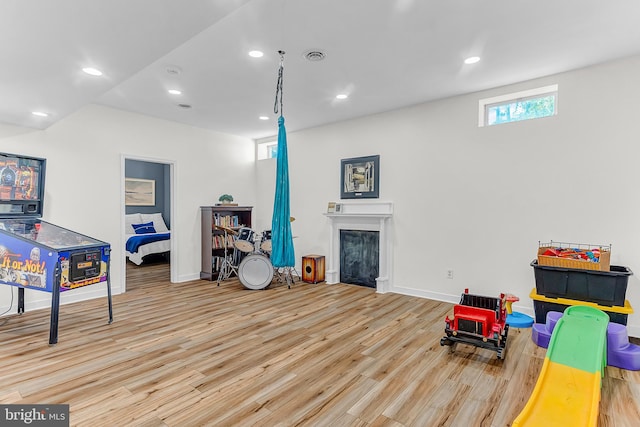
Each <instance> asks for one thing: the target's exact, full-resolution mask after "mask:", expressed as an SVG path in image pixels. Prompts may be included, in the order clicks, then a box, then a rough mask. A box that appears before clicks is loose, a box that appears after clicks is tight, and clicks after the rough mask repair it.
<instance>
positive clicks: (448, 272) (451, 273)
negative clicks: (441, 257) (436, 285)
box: [447, 270, 453, 279]
mask: <svg viewBox="0 0 640 427" xmlns="http://www.w3.org/2000/svg"><path fill="white" fill-rule="evenodd" d="M447 279H453V270H447Z"/></svg>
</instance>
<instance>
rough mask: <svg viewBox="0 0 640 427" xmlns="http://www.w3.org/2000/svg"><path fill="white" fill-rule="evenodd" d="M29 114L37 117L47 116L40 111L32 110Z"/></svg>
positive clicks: (47, 115)
mask: <svg viewBox="0 0 640 427" xmlns="http://www.w3.org/2000/svg"><path fill="white" fill-rule="evenodd" d="M31 114H33V115H34V116H38V117H49V114H47V113H45V112H42V111H32V112H31Z"/></svg>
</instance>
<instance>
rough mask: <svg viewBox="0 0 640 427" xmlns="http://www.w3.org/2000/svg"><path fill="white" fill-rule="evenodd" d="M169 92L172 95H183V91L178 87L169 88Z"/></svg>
mask: <svg viewBox="0 0 640 427" xmlns="http://www.w3.org/2000/svg"><path fill="white" fill-rule="evenodd" d="M167 92H169V93H170V94H171V95H182V91H180V90H178V89H169V90H168V91H167Z"/></svg>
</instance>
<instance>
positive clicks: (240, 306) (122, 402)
mask: <svg viewBox="0 0 640 427" xmlns="http://www.w3.org/2000/svg"><path fill="white" fill-rule="evenodd" d="M128 276H129V278H128V287H129V289H131V290H130V291H128V292H127V293H126V294H123V295H117V296H115V297H114V319H115V320H114V323H113V324H111V325H108V324H107V301H106V298H104V299H97V300H92V301H85V302H79V303H75V304H69V305H65V306H63V307H62V308H61V312H60V336H59V343H58V344H57V345H56V346H54V347H50V346H49V345H48V328H49V323H48V322H49V311H48V310H37V311H31V312H27V313H25V314H23V315H21V316H18V315H15V316H10V317H8V318H3V319H0V346H1V347H0V348H1V353H0V403H33V404H36V403H45V404H55V403H65V404H70V408H71V425H78V426H92V427H93V426H180V427H182V426H201V425H207V426H236V425H237V426H251V425H256V426H332V427H333V426H389V427H392V426H394V427H400V426H420V427H424V426H427V427H430V426H463V427H467V426H508V425H510V423H511V422H512V420H513V419H514V418H515V417H516V416H517V414H518V413H519V412H520V410H521V409H522V407H523V406H524V404H525V403H526V401H527V400H528V398H529V395H530V393H531V390H532V388H533V386H534V384H535V382H536V379H537V377H538V374H539V370H540V367H541V365H542V360H543V358H544V354H545V351H544V350H543V349H540V348H538V347H536V346H535V345H534V344H533V343H532V341H531V337H530V329H522V330H520V329H512V330H511V331H510V333H509V340H510V342H509V345H508V351H507V353H506V359H505V360H504V361H498V360H497V359H496V357H495V352H492V351H490V350H483V349H478V348H476V347H471V346H466V345H459V346H458V349H457V350H456V352H455V353H453V354H450V353H449V352H448V349H447V348H443V347H441V346H440V344H439V341H440V338H441V337H442V335H443V328H444V322H443V319H444V317H445V315H446V314H447V313H448V312H449V311H450V310H451V305H450V304H446V303H439V302H435V301H430V300H426V299H420V298H414V297H409V296H403V295H395V294H384V295H381V294H376V293H375V292H374V291H373V290H372V289H370V288H365V287H359V286H352V285H341V284H338V285H325V284H316V285H310V284H305V283H296V284H295V285H294V286H292V288H291V289H287V287H286V286H282V285H277V286H272V287H270V288H269V289H266V290H261V291H249V290H245V289H244V288H243V287H242V286H241V285H240V284H239V283H238V282H237V281H235V280H233V281H231V280H230V281H227V282H225V283H223V284H222V285H221V286H220V287H217V286H216V284H215V282H213V283H212V282H207V281H201V280H197V281H192V282H188V283H180V284H170V283H169V273H168V267H167V264H157V265H151V266H149V267H137V268H136V267H133V268H129V274H128ZM27 308H28V307H27ZM639 420H640V372H631V371H624V370H620V369H617V368H607V369H606V377H605V379H604V384H603V388H602V401H601V403H600V423H599V425H600V426H619V427H624V426H630V427H631V426H637V425H639V424H638V423H639Z"/></svg>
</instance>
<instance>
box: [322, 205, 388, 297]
mask: <svg viewBox="0 0 640 427" xmlns="http://www.w3.org/2000/svg"><path fill="white" fill-rule="evenodd" d="M338 205H339V207H338ZM336 211H337V212H335V213H327V214H325V215H326V216H327V218H329V222H330V225H331V228H330V233H329V256H328V258H327V274H326V276H327V277H326V278H327V283H328V284H334V283H338V282H339V281H340V254H341V248H340V234H341V233H340V231H341V230H362V231H377V232H378V233H377V234H378V241H379V244H378V277H376V278H375V282H376V284H375V288H376V291H377V292H379V293H385V292H388V291H389V290H390V289H391V288H392V286H393V281H392V271H393V268H392V260H393V256H392V249H393V248H392V225H391V218H392V217H393V204H392V203H390V202H340V203H337V206H336Z"/></svg>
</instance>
